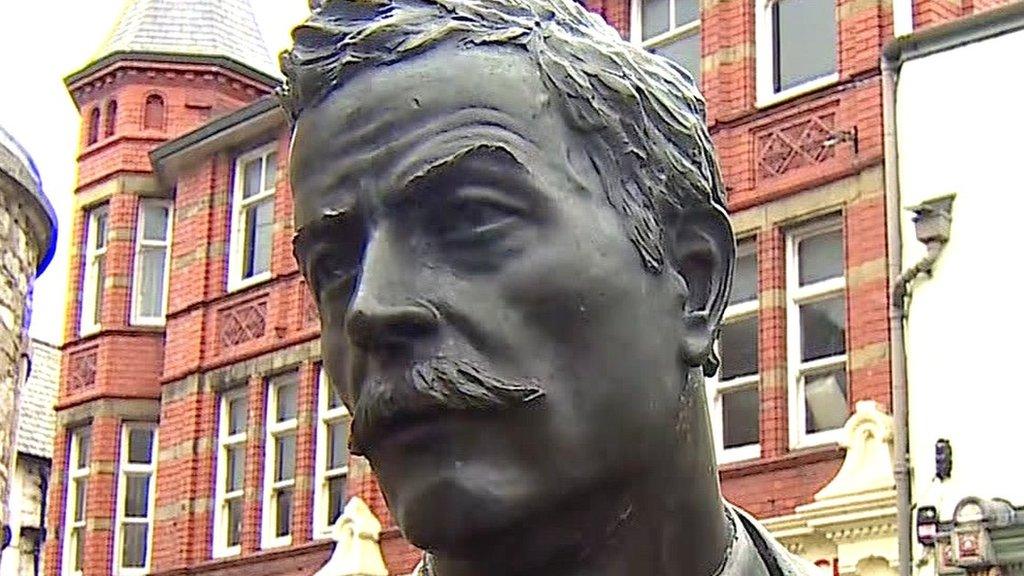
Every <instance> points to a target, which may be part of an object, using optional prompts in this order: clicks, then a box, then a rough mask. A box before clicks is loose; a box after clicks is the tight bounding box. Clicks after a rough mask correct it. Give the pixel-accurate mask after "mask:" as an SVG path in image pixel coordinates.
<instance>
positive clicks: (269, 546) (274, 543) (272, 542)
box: [260, 535, 292, 550]
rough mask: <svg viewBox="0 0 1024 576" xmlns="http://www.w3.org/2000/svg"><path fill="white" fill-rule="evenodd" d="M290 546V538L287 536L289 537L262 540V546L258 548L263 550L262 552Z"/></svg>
mask: <svg viewBox="0 0 1024 576" xmlns="http://www.w3.org/2000/svg"><path fill="white" fill-rule="evenodd" d="M291 545H292V537H291V536H290V535H289V536H281V537H274V538H269V539H267V540H264V541H263V542H262V546H260V547H261V548H262V549H264V550H273V549H275V548H284V547H285V546H291Z"/></svg>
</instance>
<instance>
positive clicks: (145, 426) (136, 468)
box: [113, 422, 159, 576]
mask: <svg viewBox="0 0 1024 576" xmlns="http://www.w3.org/2000/svg"><path fill="white" fill-rule="evenodd" d="M132 430H149V431H151V432H152V433H153V443H152V445H151V446H150V451H151V453H150V462H149V464H139V463H132V462H129V461H128V457H129V445H128V439H129V438H130V433H131V431H132ZM158 454H159V447H158V438H157V425H156V424H155V423H151V422H130V423H125V424H123V425H122V426H121V456H120V459H119V466H118V482H117V486H118V487H117V516H116V521H115V523H114V558H113V573H114V574H118V575H120V576H137V575H140V574H146V573H148V572H149V570H150V567H151V566H152V559H153V518H154V516H155V514H154V510H155V506H156V465H157V455H158ZM128 476H149V505H148V506H147V512H148V514H147V516H146V517H145V518H127V517H125V502H126V499H127V496H128V494H127V487H128V482H127V479H128ZM124 524H145V525H146V526H147V527H148V529H147V530H146V536H147V538H148V540H147V543H146V564H145V566H143V567H141V568H131V567H122V566H121V557H122V553H123V552H124V550H123V547H124V542H123V540H122V538H123V533H122V532H123V528H122V526H123V525H124Z"/></svg>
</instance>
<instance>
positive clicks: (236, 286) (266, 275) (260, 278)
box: [228, 270, 272, 292]
mask: <svg viewBox="0 0 1024 576" xmlns="http://www.w3.org/2000/svg"><path fill="white" fill-rule="evenodd" d="M271 278H272V274H271V273H270V271H269V270H268V271H266V272H261V273H259V274H257V275H255V276H250V277H248V278H244V279H240V280H233V281H229V282H228V292H238V291H240V290H245V289H246V288H250V287H252V286H255V285H257V284H262V283H264V282H266V281H268V280H270V279H271Z"/></svg>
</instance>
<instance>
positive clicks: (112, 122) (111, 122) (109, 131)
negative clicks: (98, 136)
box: [103, 100, 117, 138]
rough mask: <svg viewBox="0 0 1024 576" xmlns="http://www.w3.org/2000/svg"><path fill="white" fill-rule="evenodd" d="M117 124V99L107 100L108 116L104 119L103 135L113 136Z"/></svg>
mask: <svg viewBox="0 0 1024 576" xmlns="http://www.w3.org/2000/svg"><path fill="white" fill-rule="evenodd" d="M116 125H117V100H111V101H110V102H107V117H106V118H104V119H103V137H104V138H105V137H107V136H113V135H114V127H115V126H116Z"/></svg>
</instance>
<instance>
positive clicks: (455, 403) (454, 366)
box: [349, 356, 545, 456]
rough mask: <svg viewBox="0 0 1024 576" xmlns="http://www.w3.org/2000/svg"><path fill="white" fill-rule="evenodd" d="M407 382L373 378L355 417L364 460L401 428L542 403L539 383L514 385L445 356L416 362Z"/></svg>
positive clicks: (357, 448)
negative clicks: (379, 442)
mask: <svg viewBox="0 0 1024 576" xmlns="http://www.w3.org/2000/svg"><path fill="white" fill-rule="evenodd" d="M402 380H403V381H398V382H395V381H391V380H388V379H384V378H380V377H377V378H373V379H371V380H370V381H369V382H367V384H366V386H364V388H363V391H362V394H360V396H359V400H358V401H357V402H356V406H355V410H354V411H353V417H352V434H351V436H350V438H349V450H350V451H351V452H352V453H353V454H356V455H360V456H364V455H366V451H367V449H368V448H369V447H371V446H372V445H373V443H374V442H376V441H377V440H380V439H381V438H383V437H386V436H387V435H388V434H389V433H390V432H392V431H393V430H395V429H396V428H399V427H404V426H408V425H410V424H413V423H415V422H418V421H424V420H432V419H436V418H438V417H442V416H443V414H445V413H448V412H478V413H484V412H503V411H507V410H510V409H514V408H517V407H520V406H523V405H525V404H528V403H531V402H534V401H536V400H540V399H542V398H543V397H544V395H545V392H544V390H543V389H542V388H541V387H540V386H538V385H537V384H536V383H533V382H510V381H508V380H506V379H503V378H500V377H498V376H495V375H494V374H490V373H488V372H487V371H485V370H484V369H482V368H480V367H479V366H474V365H473V364H471V363H469V362H466V361H463V360H453V359H450V358H446V357H443V356H438V357H436V358H432V359H430V360H428V361H425V362H418V363H416V364H414V365H413V366H412V367H411V368H410V369H409V371H408V372H407V373H406V378H403V379H402Z"/></svg>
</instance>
